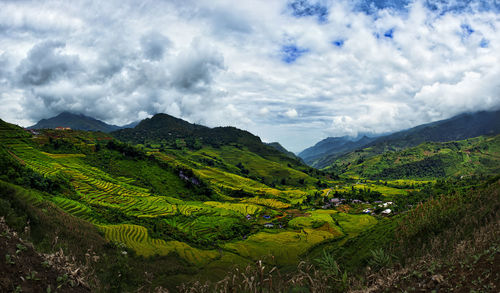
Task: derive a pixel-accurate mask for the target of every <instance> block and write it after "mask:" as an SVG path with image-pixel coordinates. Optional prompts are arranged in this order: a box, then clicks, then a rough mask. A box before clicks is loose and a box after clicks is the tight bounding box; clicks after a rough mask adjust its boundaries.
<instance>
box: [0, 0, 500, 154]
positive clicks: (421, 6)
mask: <svg viewBox="0 0 500 293" xmlns="http://www.w3.org/2000/svg"><path fill="white" fill-rule="evenodd" d="M499 108H500V1H498V0H489V1H487V0H484V1H474V0H462V1H443V0H415V1H412V0H359V1H356V0H355V1H346V0H337V1H333V0H332V1H326V0H325V1H316V0H309V1H308V0H272V1H269V0H238V1H232V0H228V1H222V0H192V1H191V0H166V1H145V0H141V1H139V0H137V1H128V0H107V1H79V0H72V1H52V0H48V1H40V0H36V1H23V0H16V1H7V0H0V118H1V119H3V120H5V121H8V122H11V123H16V124H19V125H21V126H29V125H32V124H35V123H36V122H37V121H38V120H40V119H42V118H49V117H52V116H55V115H57V114H59V113H60V112H63V111H71V112H75V113H82V114H85V115H88V116H91V117H94V118H97V119H100V120H103V121H105V122H107V123H111V124H116V125H123V124H127V123H130V122H133V121H137V120H140V119H144V118H147V117H151V116H152V115H153V114H155V113H167V114H170V115H173V116H176V117H179V118H182V119H185V120H187V121H190V122H192V123H198V124H203V125H207V126H210V127H215V126H235V127H238V128H241V129H245V130H248V131H250V132H252V133H254V134H256V135H258V136H260V137H261V139H262V140H263V141H266V142H272V141H279V142H280V143H281V144H282V145H283V146H284V147H286V148H287V149H289V150H291V151H294V152H298V151H301V150H303V149H304V148H306V147H309V146H311V145H314V144H315V143H316V142H318V141H319V140H321V139H324V138H326V137H329V136H345V135H349V136H357V135H360V134H371V135H377V134H382V133H388V132H393V131H397V130H402V129H406V128H410V127H413V126H416V125H419V124H422V123H427V122H431V121H436V120H441V119H446V118H449V117H452V116H455V115H457V114H461V113H464V112H475V111H482V110H496V109H499Z"/></svg>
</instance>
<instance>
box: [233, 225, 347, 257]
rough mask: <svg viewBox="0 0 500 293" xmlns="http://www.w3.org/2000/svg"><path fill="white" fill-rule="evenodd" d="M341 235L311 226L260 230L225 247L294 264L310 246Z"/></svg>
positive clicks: (241, 254) (244, 254)
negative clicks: (297, 229)
mask: <svg viewBox="0 0 500 293" xmlns="http://www.w3.org/2000/svg"><path fill="white" fill-rule="evenodd" d="M341 235H342V234H341V232H340V231H334V232H333V233H331V232H329V231H322V230H314V229H310V228H304V229H302V231H300V232H293V231H286V232H277V233H268V232H259V233H257V234H254V235H251V236H249V237H248V239H247V240H242V241H236V242H231V243H227V244H226V245H225V246H224V248H225V249H227V250H229V251H231V252H234V253H236V254H238V255H240V256H243V257H246V258H250V259H252V260H255V261H257V260H259V259H263V258H265V259H266V260H267V261H268V262H270V263H273V264H281V265H292V264H296V263H297V261H298V260H299V257H300V255H302V254H304V253H305V252H306V251H307V250H308V249H309V248H310V247H312V246H314V245H316V244H318V243H320V242H323V241H326V240H331V239H333V238H336V237H340V236H341Z"/></svg>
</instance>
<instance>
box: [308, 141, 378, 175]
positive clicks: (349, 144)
mask: <svg viewBox="0 0 500 293" xmlns="http://www.w3.org/2000/svg"><path fill="white" fill-rule="evenodd" d="M373 140H374V138H369V137H367V136H363V137H361V138H351V137H348V136H343V137H328V138H325V139H324V140H322V141H320V142H318V143H317V144H315V145H314V146H312V147H309V148H307V149H305V150H303V151H302V152H300V153H299V157H300V158H302V159H303V160H304V162H306V164H308V165H310V166H313V167H315V166H316V165H317V164H318V163H319V162H320V161H321V160H322V159H323V158H324V157H330V156H338V155H341V154H344V153H347V152H349V151H351V150H353V149H357V148H360V147H363V146H365V145H367V144H369V143H370V142H372V141H373Z"/></svg>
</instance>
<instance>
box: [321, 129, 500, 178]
mask: <svg viewBox="0 0 500 293" xmlns="http://www.w3.org/2000/svg"><path fill="white" fill-rule="evenodd" d="M371 154H372V150H371V149H370V148H367V149H363V150H360V151H357V152H355V153H353V154H352V155H353V157H346V158H345V160H343V158H339V159H337V161H336V162H335V165H334V166H332V168H331V169H334V170H336V171H337V172H339V173H342V174H344V175H348V176H359V177H362V178H371V179H395V178H414V179H416V178H418V179H425V178H427V179H432V178H445V177H450V176H455V177H459V176H471V175H474V174H475V175H485V176H487V175H495V174H499V173H500V135H496V136H480V137H476V138H470V139H467V140H460V141H453V142H426V143H422V144H420V145H419V146H416V147H412V148H408V149H405V150H402V151H396V152H394V151H387V152H385V153H383V154H381V155H376V156H371ZM363 158H366V159H363ZM351 162H354V163H351Z"/></svg>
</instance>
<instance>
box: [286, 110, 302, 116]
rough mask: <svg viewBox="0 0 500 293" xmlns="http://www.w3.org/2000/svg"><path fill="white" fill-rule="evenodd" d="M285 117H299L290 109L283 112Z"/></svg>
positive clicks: (295, 111)
mask: <svg viewBox="0 0 500 293" xmlns="http://www.w3.org/2000/svg"><path fill="white" fill-rule="evenodd" d="M285 116H286V117H288V118H296V117H297V116H299V114H298V113H297V110H295V109H290V110H288V111H286V112H285Z"/></svg>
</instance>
